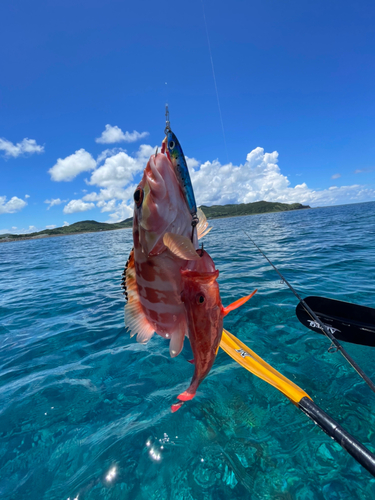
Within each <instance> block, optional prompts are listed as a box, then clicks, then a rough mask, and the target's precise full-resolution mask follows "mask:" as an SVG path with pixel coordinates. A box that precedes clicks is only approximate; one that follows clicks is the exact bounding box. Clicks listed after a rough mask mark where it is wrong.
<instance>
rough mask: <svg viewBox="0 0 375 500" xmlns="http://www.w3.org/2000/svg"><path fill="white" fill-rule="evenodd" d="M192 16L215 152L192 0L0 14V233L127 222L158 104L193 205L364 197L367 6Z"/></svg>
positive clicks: (368, 149) (224, 9)
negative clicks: (181, 157)
mask: <svg viewBox="0 0 375 500" xmlns="http://www.w3.org/2000/svg"><path fill="white" fill-rule="evenodd" d="M204 9H205V13H206V20H207V27H208V32H209V38H210V43H211V50H212V57H213V61H214V66H215V72H216V81H217V88H218V92H219V98H220V106H221V111H222V118H223V124H224V129H225V139H226V146H227V147H226V148H225V145H224V139H223V133H222V128H221V122H220V115H219V111H218V104H217V99H216V94H215V86H214V81H213V75H212V69H211V62H210V54H209V48H208V43H207V37H206V31H205V23H204V17H203V11H202V1H201V0H192V1H190V2H178V1H177V2H173V3H172V4H168V3H159V2H153V1H138V2H126V1H117V0H116V1H113V0H106V1H104V0H103V1H95V0H94V1H91V2H87V1H81V0H74V1H70V0H64V1H60V0H54V1H52V0H50V1H46V0H44V1H39V0H35V1H33V2H29V1H25V0H24V1H20V0H14V1H13V2H6V3H4V5H2V8H1V20H0V27H1V29H0V60H1V68H2V70H1V75H0V106H1V119H0V138H1V139H0V232H3V233H4V232H27V231H31V230H35V228H36V229H38V230H40V229H44V228H45V227H47V226H61V225H63V224H64V223H66V224H71V223H73V222H76V221H79V220H86V219H94V220H98V221H116V220H121V219H123V218H126V217H129V216H130V215H131V210H132V192H133V189H134V186H135V185H136V184H137V182H138V179H139V177H140V175H141V172H142V170H143V168H144V166H145V164H146V161H147V158H148V156H149V155H150V154H151V151H152V150H154V148H155V146H156V145H158V144H159V145H160V143H161V141H162V139H163V130H164V124H165V117H164V104H165V102H166V100H168V102H169V107H170V118H171V125H172V129H173V130H174V132H175V133H176V135H177V136H178V138H179V140H180V142H181V144H182V147H183V149H184V152H185V154H186V156H187V157H189V166H190V168H191V175H192V179H193V183H194V188H195V191H196V198H197V201H198V203H199V204H201V203H203V204H206V205H210V204H217V203H218V204H223V203H240V202H250V201H256V200H259V199H265V200H268V201H285V202H301V203H308V204H310V205H311V206H322V205H332V204H342V203H353V202H358V201H373V200H375V159H374V156H375V140H374V139H375V121H374V118H375V85H374V81H375V64H374V62H375V36H374V33H375V28H374V26H375V5H374V3H373V2H371V1H362V2H357V3H354V2H348V1H342V2H338V1H329V0H328V1H327V0H325V1H315V2H305V1H303V2H301V1H298V2H297V1H289V2H275V1H274V0H273V1H269V0H261V1H260V0H259V1H258V0H257V1H253V2H249V1H240V0H232V1H231V2H223V1H218V0H216V1H213V0H204ZM165 82H167V85H166V83H165ZM106 126H107V128H106ZM103 132H104V135H102V134H103ZM98 139H99V142H98V141H97V140H98ZM47 200H50V203H46V201H47ZM30 228H31V229H30Z"/></svg>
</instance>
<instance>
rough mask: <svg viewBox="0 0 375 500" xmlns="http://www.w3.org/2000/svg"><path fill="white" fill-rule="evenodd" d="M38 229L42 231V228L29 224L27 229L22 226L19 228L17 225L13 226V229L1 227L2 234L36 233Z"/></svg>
mask: <svg viewBox="0 0 375 500" xmlns="http://www.w3.org/2000/svg"><path fill="white" fill-rule="evenodd" d="M38 231H41V229H40V228H37V227H36V226H29V227H28V228H27V229H25V228H22V229H18V228H17V227H15V226H13V227H12V229H0V234H7V233H9V234H29V233H36V232H38Z"/></svg>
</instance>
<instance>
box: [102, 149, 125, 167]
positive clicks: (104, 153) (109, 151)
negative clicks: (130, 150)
mask: <svg viewBox="0 0 375 500" xmlns="http://www.w3.org/2000/svg"><path fill="white" fill-rule="evenodd" d="M121 152H123V153H126V149H122V148H112V149H105V150H104V151H102V152H101V153H100V154H99V155H98V157H97V159H96V163H97V165H99V164H100V163H101V162H102V161H103V160H105V159H106V158H108V157H109V156H114V155H117V153H121Z"/></svg>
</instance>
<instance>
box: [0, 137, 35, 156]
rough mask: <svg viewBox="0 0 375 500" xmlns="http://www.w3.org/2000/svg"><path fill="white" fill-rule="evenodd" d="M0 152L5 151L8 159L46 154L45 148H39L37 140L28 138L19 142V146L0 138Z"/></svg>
mask: <svg viewBox="0 0 375 500" xmlns="http://www.w3.org/2000/svg"><path fill="white" fill-rule="evenodd" d="M0 151H4V152H5V156H7V157H10V156H12V157H13V158H17V156H21V155H25V154H30V155H31V154H33V153H44V146H39V145H38V144H37V143H36V141H35V139H28V138H27V137H26V138H25V139H23V140H22V141H21V142H17V144H13V142H11V141H8V140H7V139H1V138H0Z"/></svg>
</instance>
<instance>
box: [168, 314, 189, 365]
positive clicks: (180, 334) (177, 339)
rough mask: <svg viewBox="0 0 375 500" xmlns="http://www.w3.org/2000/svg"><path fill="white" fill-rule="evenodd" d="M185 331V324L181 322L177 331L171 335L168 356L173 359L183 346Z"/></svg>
mask: <svg viewBox="0 0 375 500" xmlns="http://www.w3.org/2000/svg"><path fill="white" fill-rule="evenodd" d="M186 330H187V326H186V322H184V321H183V322H181V323H180V324H179V326H178V327H177V329H176V330H175V331H174V332H173V333H172V335H171V340H170V342H169V354H170V355H171V358H175V357H176V356H178V355H179V354H180V352H181V351H182V348H183V346H184V339H185V333H186Z"/></svg>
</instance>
